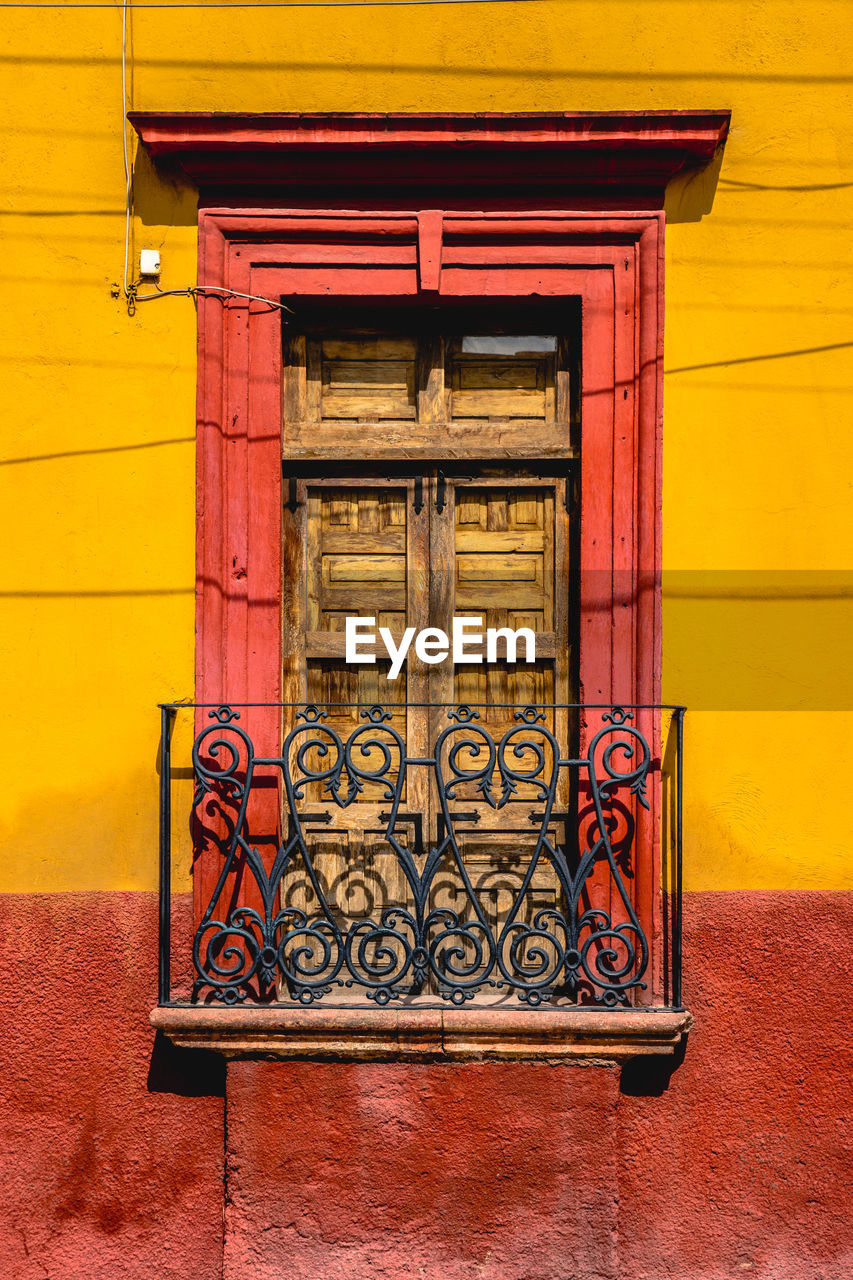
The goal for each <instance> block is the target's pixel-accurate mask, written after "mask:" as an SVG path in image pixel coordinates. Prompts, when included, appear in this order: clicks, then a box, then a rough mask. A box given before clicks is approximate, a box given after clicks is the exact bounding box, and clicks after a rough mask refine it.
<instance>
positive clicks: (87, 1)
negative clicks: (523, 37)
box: [0, 0, 545, 11]
mask: <svg viewBox="0 0 853 1280" xmlns="http://www.w3.org/2000/svg"><path fill="white" fill-rule="evenodd" d="M544 2H545V0H210V3H207V0H172V2H171V3H165V4H163V3H158V2H157V0H141V3H139V4H134V5H132V6H131V8H132V9H134V10H136V9H368V8H371V9H375V8H383V9H403V8H407V7H409V6H412V5H418V6H421V7H422V6H424V5H433V4H436V5H463V4H542V3H544ZM117 8H118V5H116V4H105V3H104V2H103V0H73V2H72V3H71V4H62V3H59V0H0V9H112V10H114V11H115V10H116V9H117Z"/></svg>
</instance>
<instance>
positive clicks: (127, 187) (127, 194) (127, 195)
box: [121, 0, 131, 298]
mask: <svg viewBox="0 0 853 1280" xmlns="http://www.w3.org/2000/svg"><path fill="white" fill-rule="evenodd" d="M127 4H128V0H122V6H121V140H122V144H123V149H124V296H125V298H129V297H130V289H129V287H128V283H127V262H128V257H129V255H130V202H131V179H130V160H129V158H128V154H127V116H126V111H127Z"/></svg>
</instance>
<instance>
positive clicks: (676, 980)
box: [672, 707, 685, 1009]
mask: <svg viewBox="0 0 853 1280" xmlns="http://www.w3.org/2000/svg"><path fill="white" fill-rule="evenodd" d="M684 710H685V709H684V707H679V708H678V709H677V710H676V712H675V928H674V929H673V939H672V998H673V1004H674V1006H675V1008H676V1009H683V1008H684V1005H683V1002H682V991H681V972H682V951H681V927H682V916H681V873H682V804H683V794H684Z"/></svg>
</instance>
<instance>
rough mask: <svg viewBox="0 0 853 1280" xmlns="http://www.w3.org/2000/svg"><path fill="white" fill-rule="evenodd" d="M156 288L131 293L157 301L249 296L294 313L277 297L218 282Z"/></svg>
mask: <svg viewBox="0 0 853 1280" xmlns="http://www.w3.org/2000/svg"><path fill="white" fill-rule="evenodd" d="M154 288H155V289H156V290H157V292H156V293H137V292H136V288H135V286H134V288H133V292H132V295H131V296H132V297H133V301H134V302H156V301H157V299H158V298H169V297H182V298H186V297H191V298H197V297H198V295H199V294H200V293H221V294H224V295H225V296H226V297H229V298H248V299H249V301H250V302H265V303H266V304H267V306H269V307H278V309H279V311H287V312H288V313H289V314H290V315H293V312H292V311H291V309H290V307H286V306H285V305H284V303H283V302H277V301H276V300H275V298H262V297H261V295H260V294H258V293H240V292H239V290H237V289H226V288H223V287H222V286H220V285H216V284H189V285H187V287H186V289H161V288H160V286H159V285H156V284H155V286H154Z"/></svg>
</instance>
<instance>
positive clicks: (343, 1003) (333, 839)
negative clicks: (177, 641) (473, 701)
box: [152, 703, 690, 1057]
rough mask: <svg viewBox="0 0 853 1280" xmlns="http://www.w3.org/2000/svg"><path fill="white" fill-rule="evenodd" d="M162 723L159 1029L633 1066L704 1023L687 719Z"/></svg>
mask: <svg viewBox="0 0 853 1280" xmlns="http://www.w3.org/2000/svg"><path fill="white" fill-rule="evenodd" d="M161 715H162V725H161V730H162V732H161V757H160V770H161V823H160V834H161V846H160V871H161V890H160V957H159V964H160V971H159V978H160V982H159V1005H158V1008H157V1009H156V1010H155V1011H154V1014H153V1015H152V1021H153V1022H154V1024H155V1025H156V1026H158V1027H160V1028H161V1029H162V1030H164V1031H166V1033H167V1034H169V1035H170V1036H171V1037H172V1039H174V1040H175V1041H176V1042H178V1043H181V1044H206V1045H209V1046H212V1047H215V1048H217V1049H220V1050H222V1051H224V1052H229V1053H252V1052H263V1053H267V1052H274V1053H276V1054H280V1055H285V1056H293V1055H296V1054H306V1053H311V1054H320V1055H331V1056H370V1057H376V1056H379V1057H383V1056H384V1057H397V1056H409V1055H414V1056H427V1057H430V1056H432V1057H436V1056H440V1057H453V1056H471V1055H474V1056H483V1055H486V1056H498V1057H526V1056H543V1055H546V1056H554V1055H555V1054H556V1055H559V1054H561V1053H585V1054H586V1055H587V1056H590V1055H591V1056H603V1057H624V1056H629V1055H631V1054H634V1053H652V1052H654V1053H661V1052H672V1051H673V1049H674V1047H675V1045H676V1044H677V1043H678V1040H679V1039H680V1037H681V1035H682V1034H683V1033H684V1031H685V1030H686V1029H687V1028H688V1027H689V1025H690V1017H689V1014H687V1013H686V1011H684V1009H683V1006H682V983H681V861H682V820H681V812H682V810H681V804H682V796H681V791H682V786H681V780H682V749H683V720H684V708H682V707H672V706H670V707H664V706H657V707H648V706H644V707H627V706H601V707H591V706H588V705H587V706H578V705H573V706H566V705H560V706H556V705H554V704H549V705H543V706H533V705H530V706H517V707H509V706H500V707H497V706H494V705H489V706H472V705H465V704H461V705H453V706H445V707H435V706H431V707H419V706H413V705H411V704H410V705H409V706H401V705H396V706H394V705H388V706H379V705H374V706H357V705H354V704H344V703H328V704H325V705H322V706H321V705H316V704H305V705H301V706H294V705H281V704H276V705H271V704H263V705H261V704H246V705H238V704H231V705H221V706H215V707H212V706H205V707H202V706H197V705H193V706H190V707H187V706H185V705H182V704H169V705H164V706H163V707H162V708H161ZM173 822H174V826H173ZM661 885H663V892H662V891H661Z"/></svg>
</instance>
